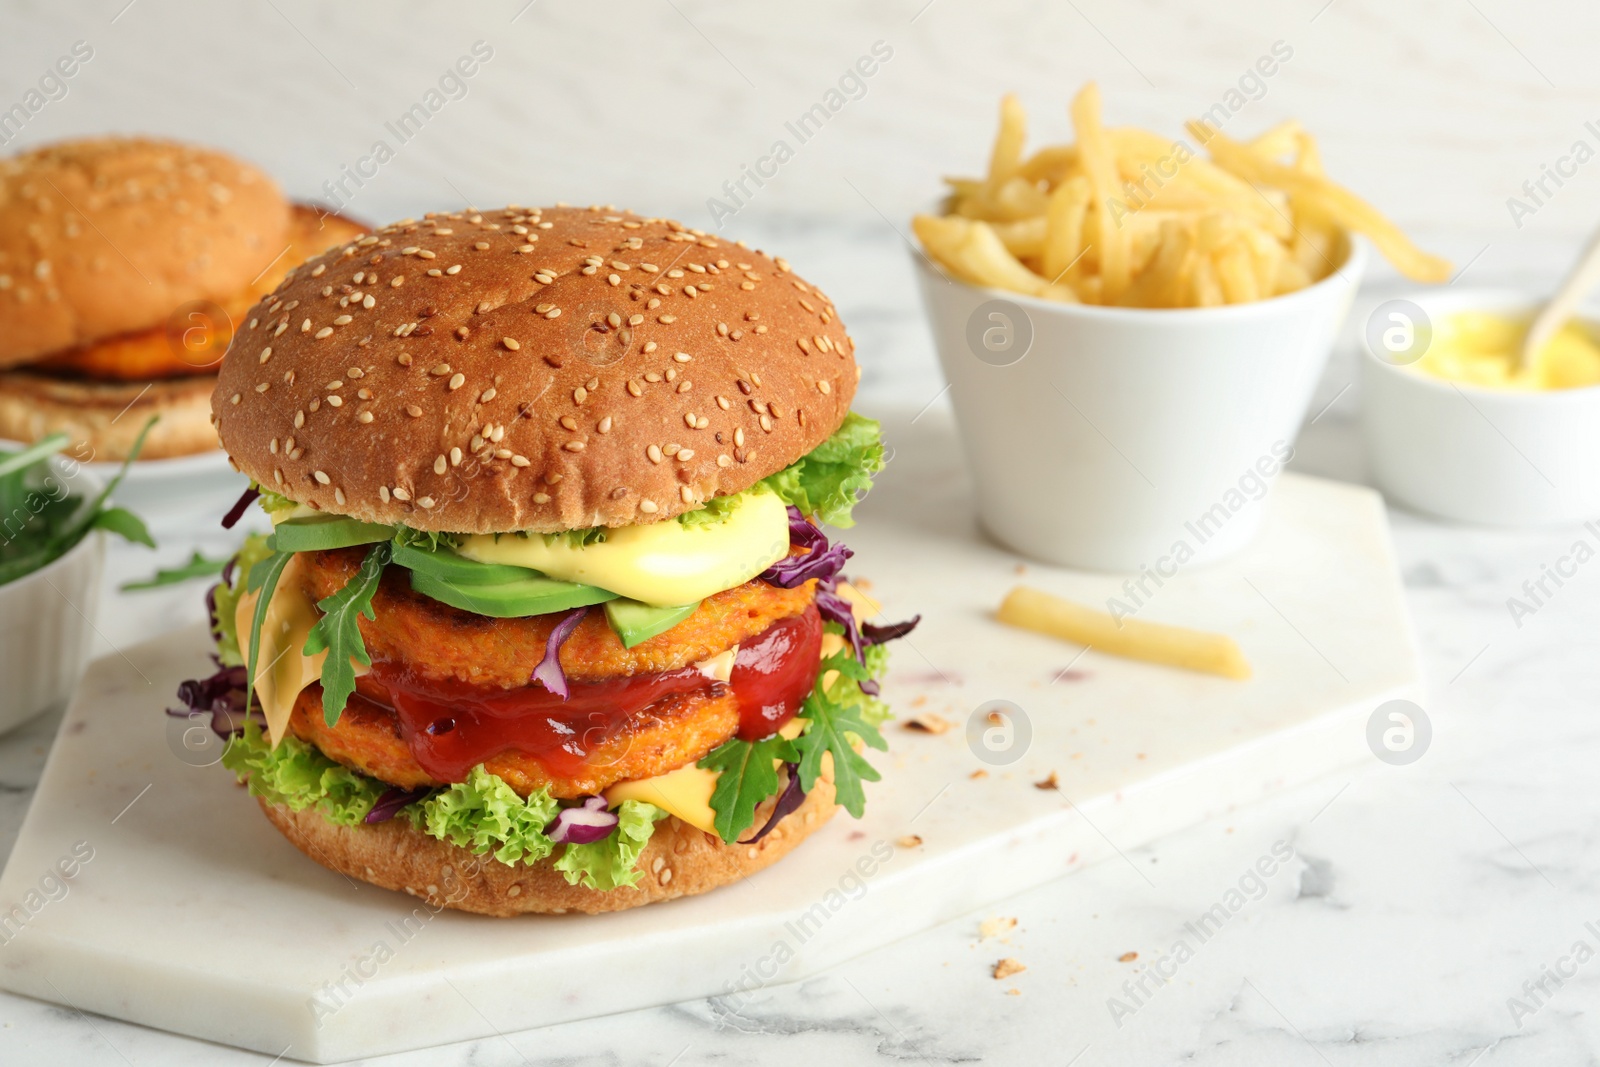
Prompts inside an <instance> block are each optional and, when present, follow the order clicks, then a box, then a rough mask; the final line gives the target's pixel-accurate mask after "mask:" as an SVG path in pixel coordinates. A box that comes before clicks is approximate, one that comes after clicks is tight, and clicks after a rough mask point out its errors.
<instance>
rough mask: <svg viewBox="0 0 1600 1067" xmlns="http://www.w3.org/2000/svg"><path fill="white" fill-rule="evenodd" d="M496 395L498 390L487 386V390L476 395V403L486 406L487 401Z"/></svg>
mask: <svg viewBox="0 0 1600 1067" xmlns="http://www.w3.org/2000/svg"><path fill="white" fill-rule="evenodd" d="M497 395H498V390H496V389H495V387H494V386H492V385H491V386H489V388H487V389H485V390H484V391H483V392H481V393H479V394H478V403H480V404H487V403H488V402H489V401H491V400H493V399H494V398H495V397H496V396H497Z"/></svg>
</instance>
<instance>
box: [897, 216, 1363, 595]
mask: <svg viewBox="0 0 1600 1067" xmlns="http://www.w3.org/2000/svg"><path fill="white" fill-rule="evenodd" d="M1342 252H1343V253H1344V255H1343V257H1342V262H1341V265H1340V268H1339V269H1338V270H1337V271H1335V272H1334V273H1332V274H1330V275H1328V277H1326V278H1324V279H1322V280H1321V281H1319V282H1317V283H1316V284H1315V285H1312V286H1309V287H1307V288H1305V289H1302V290H1300V291H1299V292H1295V293H1289V294H1287V295H1284V296H1279V297H1274V298H1273V299H1271V300H1262V301H1258V302H1255V303H1250V304H1235V305H1230V306H1227V307H1220V308H1180V309H1171V310H1167V309H1162V310H1149V309H1141V308H1107V307H1089V306H1083V305H1075V304H1059V303H1055V302H1053V301H1045V300H1036V299H1033V298H1030V297H1026V296H1021V295H1018V294H1016V293H1010V292H1003V291H1000V290H994V289H981V288H978V287H975V286H971V285H967V284H965V283H963V282H960V281H957V280H954V279H952V278H950V277H949V276H948V275H946V274H945V273H944V271H942V270H941V269H939V268H937V267H935V266H934V265H933V264H931V263H930V262H929V261H928V260H927V259H925V258H924V257H923V256H922V255H921V254H920V253H918V254H914V255H913V261H914V263H915V265H916V270H917V275H918V279H919V281H920V283H921V288H922V299H923V305H924V307H925V308H926V309H927V312H928V318H929V320H930V321H931V323H932V328H933V339H934V344H935V346H936V347H937V348H938V351H939V359H940V362H941V363H942V364H943V366H944V372H945V377H946V378H948V379H949V382H950V398H951V401H952V402H953V404H954V406H955V412H956V420H957V422H958V424H959V426H960V428H961V437H962V441H963V445H964V447H965V449H966V454H967V461H968V465H969V466H970V467H971V470H972V474H973V477H974V479H975V481H976V482H977V493H978V515H979V519H980V521H981V522H982V523H983V525H984V527H985V528H986V529H987V530H988V531H989V533H990V534H991V535H992V536H993V537H994V538H995V539H996V540H998V541H1000V542H1001V543H1003V544H1005V545H1007V546H1009V547H1011V548H1013V549H1016V550H1017V551H1019V552H1022V553H1025V554H1026V555H1029V556H1033V557H1036V558H1038V559H1042V560H1046V561H1048V562H1051V563H1058V564H1064V565H1067V566H1072V567H1079V568H1085V569H1090V570H1112V571H1127V570H1138V569H1139V568H1141V567H1143V566H1149V567H1151V568H1153V569H1157V570H1161V571H1163V572H1165V571H1166V570H1167V569H1168V568H1170V567H1172V566H1177V565H1183V564H1187V563H1201V562H1209V561H1212V560H1215V559H1219V558H1221V557H1223V556H1225V555H1227V554H1229V553H1231V552H1233V551H1236V550H1237V549H1239V548H1242V547H1243V546H1244V545H1246V544H1248V543H1249V541H1250V539H1251V538H1252V537H1253V536H1254V534H1255V531H1256V528H1257V526H1258V524H1259V522H1260V518H1261V499H1262V498H1263V497H1264V496H1265V495H1266V492H1267V489H1268V486H1269V485H1270V482H1271V480H1272V478H1273V477H1274V476H1275V475H1276V474H1277V472H1278V471H1279V470H1281V469H1282V467H1283V464H1284V462H1285V461H1286V460H1287V458H1288V457H1289V455H1291V454H1292V448H1293V442H1294V438H1295V434H1296V432H1297V431H1298V430H1299V427H1300V422H1301V420H1302V418H1303V417H1304V416H1305V411H1306V406H1307V404H1309V403H1310V400H1311V393H1312V390H1313V389H1314V388H1315V387H1316V383H1317V380H1318V378H1319V377H1320V376H1321V373H1322V368H1323V365H1324V364H1325V363H1326V362H1327V358H1328V353H1329V351H1330V350H1331V349H1332V346H1333V342H1334V339H1335V337H1336V335H1337V334H1338V331H1339V328H1340V325H1341V323H1342V322H1343V321H1344V317H1345V314H1346V312H1347V311H1348V310H1349V308H1350V301H1351V298H1352V296H1353V295H1354V293H1355V290H1356V286H1357V285H1358V284H1359V283H1360V280H1361V271H1362V267H1363V266H1364V265H1365V262H1366V250H1365V246H1364V245H1362V244H1361V243H1359V242H1346V243H1345V246H1344V248H1343V249H1342ZM1163 560H1165V561H1167V562H1166V563H1163V562H1162V561H1163ZM1169 576H1170V575H1169Z"/></svg>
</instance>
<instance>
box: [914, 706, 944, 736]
mask: <svg viewBox="0 0 1600 1067" xmlns="http://www.w3.org/2000/svg"><path fill="white" fill-rule="evenodd" d="M902 725H903V726H904V727H905V728H906V729H907V730H915V731H917V732H918V733H924V734H942V733H944V732H945V731H947V730H949V729H950V720H949V719H947V718H945V717H944V716H943V715H939V714H937V713H935V712H931V711H925V712H923V713H922V714H920V715H913V716H912V717H911V718H909V719H907V720H906V721H905V722H904V723H903V724H902Z"/></svg>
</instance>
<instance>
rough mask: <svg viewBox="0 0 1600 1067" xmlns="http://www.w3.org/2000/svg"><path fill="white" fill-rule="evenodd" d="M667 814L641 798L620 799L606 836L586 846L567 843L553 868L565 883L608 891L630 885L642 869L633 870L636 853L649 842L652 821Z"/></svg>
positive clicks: (652, 831) (654, 828) (635, 883)
mask: <svg viewBox="0 0 1600 1067" xmlns="http://www.w3.org/2000/svg"><path fill="white" fill-rule="evenodd" d="M666 817H667V813H666V812H665V811H663V810H662V809H660V808H658V807H656V806H655V805H654V804H649V803H646V802H645V801H643V800H624V801H623V802H622V803H621V804H619V805H617V820H618V821H617V829H616V832H614V833H613V834H612V835H611V836H610V837H607V838H605V839H604V840H602V841H595V842H593V843H592V844H588V845H568V846H567V847H566V851H565V852H563V853H562V854H561V858H560V859H558V860H556V862H555V868H556V870H558V871H560V872H561V873H562V875H563V876H564V877H565V878H566V880H567V884H568V885H577V884H578V883H580V882H581V883H583V885H585V886H587V887H588V888H590V889H598V890H600V891H601V892H609V891H611V890H613V889H615V888H617V887H618V886H623V885H625V886H634V885H637V884H638V882H639V877H640V875H642V874H643V873H644V872H643V871H640V870H637V869H635V866H634V865H635V864H637V863H638V862H639V853H641V852H643V851H644V846H645V845H647V844H649V843H650V835H651V834H653V833H655V830H656V821H657V820H658V819H664V818H666Z"/></svg>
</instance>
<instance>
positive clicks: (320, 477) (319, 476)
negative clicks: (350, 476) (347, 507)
mask: <svg viewBox="0 0 1600 1067" xmlns="http://www.w3.org/2000/svg"><path fill="white" fill-rule="evenodd" d="M311 477H313V478H315V479H316V480H317V481H318V482H320V483H321V484H323V485H328V484H330V483H331V482H332V481H333V479H331V478H329V477H328V476H327V475H326V474H324V473H323V472H322V471H312V472H311Z"/></svg>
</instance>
